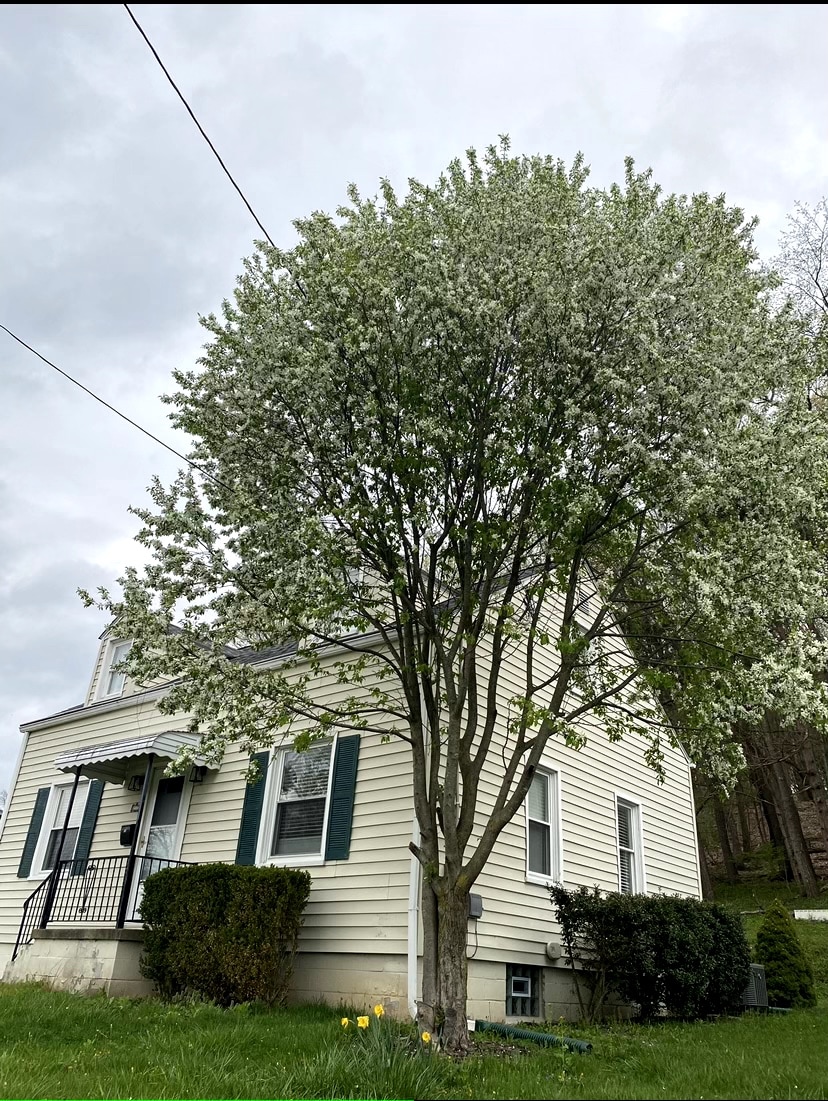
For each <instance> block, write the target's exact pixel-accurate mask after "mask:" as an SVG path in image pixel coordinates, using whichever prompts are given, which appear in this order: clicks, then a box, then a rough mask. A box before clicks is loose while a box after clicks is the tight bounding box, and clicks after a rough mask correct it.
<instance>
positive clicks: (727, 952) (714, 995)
mask: <svg viewBox="0 0 828 1101" xmlns="http://www.w3.org/2000/svg"><path fill="white" fill-rule="evenodd" d="M550 894H551V896H552V904H553V905H554V907H555V911H556V916H557V919H558V921H559V923H560V926H561V940H562V943H563V947H564V951H565V953H566V956H567V959H568V962H569V965H570V967H572V969H573V971H574V973H575V978H576V986H577V989H578V997H579V999H580V1005H581V1012H582V1014H583V1016H584V1017H585V1018H586V1019H587V1020H595V1019H596V1018H597V1017H598V1016H600V1014H601V1012H602V1010H603V1009H604V1007H605V1005H606V1001H607V998H609V997H610V996H611V995H616V996H617V997H619V998H620V999H621V1000H622V1001H624V1002H629V1003H634V1004H637V1005H638V1007H639V1015H640V1017H641V1018H642V1019H644V1020H648V1019H651V1018H652V1017H655V1016H656V1015H657V1014H659V1013H661V1012H662V1011H663V1010H666V1012H667V1013H669V1014H670V1015H671V1016H673V1017H678V1018H681V1019H693V1018H697V1017H704V1016H707V1015H710V1014H715V1013H727V1012H730V1011H732V1010H735V1009H737V1008H738V1007H739V1006H740V1004H741V995H742V991H743V990H744V988H745V986H746V985H747V982H748V978H749V977H750V950H749V948H748V943H747V939H746V937H745V934H744V930H743V929H742V925H741V922H740V920H739V918H738V916H737V915H736V914H733V913H731V912H730V911H728V910H726V909H725V908H724V907H723V906H719V905H717V904H715V903H711V902H700V901H698V900H697V899H693V898H681V897H680V896H678V895H633V894H620V893H617V892H615V893H611V894H606V895H604V894H602V893H601V891H600V890H599V889H598V888H597V887H595V888H593V889H592V890H589V889H588V888H586V887H580V888H578V889H577V890H574V891H568V890H565V889H564V888H563V887H557V886H555V887H551V888H550ZM576 964H577V965H578V968H577V969H576ZM584 985H585V986H586V988H587V991H588V993H587V996H586V997H584V994H583V990H582V987H583V986H584Z"/></svg>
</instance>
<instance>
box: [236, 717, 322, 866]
mask: <svg viewBox="0 0 828 1101" xmlns="http://www.w3.org/2000/svg"><path fill="white" fill-rule="evenodd" d="M337 739H338V735H334V736H333V737H332V738H331V740H330V745H331V760H330V764H329V767H328V790H327V794H326V795H325V815H324V817H323V819H322V845H321V849H320V851H319V853H318V854H317V853H311V854H310V855H308V854H305V855H299V856H271V855H270V851H269V850H270V843H271V841H272V840H273V831H274V829H275V828H276V802H277V796H278V792H279V787H280V786H281V783H282V760H283V759H284V755H285V753H286V752H289V751H290V750H291V749H293V746H292V745H291V744H290V743H288V744H287V745H281V746H279V747H278V748H276V749H272V750H271V752H270V761H269V762H268V768H267V779H266V780H265V791H264V805H263V807H262V818H261V821H260V823H259V843H258V845H257V846H256V863H257V864H259V865H265V864H266V865H270V866H272V867H277V868H321V867H322V866H323V865H324V864H325V844H326V841H327V838H328V817H329V815H330V813H331V789H332V785H333V769H334V759H335V757H336V745H337Z"/></svg>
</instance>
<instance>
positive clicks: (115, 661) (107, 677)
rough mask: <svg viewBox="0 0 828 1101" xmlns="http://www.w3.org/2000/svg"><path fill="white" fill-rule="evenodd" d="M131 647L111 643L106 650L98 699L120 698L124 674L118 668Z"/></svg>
mask: <svg viewBox="0 0 828 1101" xmlns="http://www.w3.org/2000/svg"><path fill="white" fill-rule="evenodd" d="M131 646H132V643H131V642H111V643H110V644H109V646H108V648H107V653H106V656H105V664H104V668H103V669H102V670H101V683H100V687H99V689H98V698H99V699H102V700H107V699H110V697H113V696H120V695H122V693H123V691H124V682H125V681H126V674H125V673H124V671H123V670H122V669H119V668H118V666H119V665H120V664H121V662H122V661H123V660H124V659H125V658H126V656H127V654H128V653H129V651H130V648H131Z"/></svg>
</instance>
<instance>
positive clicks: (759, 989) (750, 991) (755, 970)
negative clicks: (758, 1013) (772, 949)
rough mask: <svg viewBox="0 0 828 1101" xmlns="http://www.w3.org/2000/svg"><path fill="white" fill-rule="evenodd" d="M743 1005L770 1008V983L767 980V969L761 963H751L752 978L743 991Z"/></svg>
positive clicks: (748, 1007)
mask: <svg viewBox="0 0 828 1101" xmlns="http://www.w3.org/2000/svg"><path fill="white" fill-rule="evenodd" d="M742 1005H743V1006H745V1007H746V1008H747V1009H767V1008H768V984H767V983H766V982H765V969H764V967H762V965H761V964H759V963H752V964H751V965H750V979H749V981H748V984H747V986H746V987H745V989H744V990H743V991H742Z"/></svg>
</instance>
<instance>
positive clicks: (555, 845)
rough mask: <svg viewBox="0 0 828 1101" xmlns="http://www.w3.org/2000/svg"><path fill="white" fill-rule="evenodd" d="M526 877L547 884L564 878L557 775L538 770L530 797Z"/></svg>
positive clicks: (530, 789)
mask: <svg viewBox="0 0 828 1101" xmlns="http://www.w3.org/2000/svg"><path fill="white" fill-rule="evenodd" d="M526 877H527V879H530V880H537V881H540V882H543V883H548V882H551V881H552V880H559V879H560V877H561V854H560V830H559V820H558V774H557V773H556V772H546V771H541V770H540V769H538V770H537V771H536V772H535V775H534V776H533V777H532V784H531V786H530V788H529V792H528V794H527V796H526Z"/></svg>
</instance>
